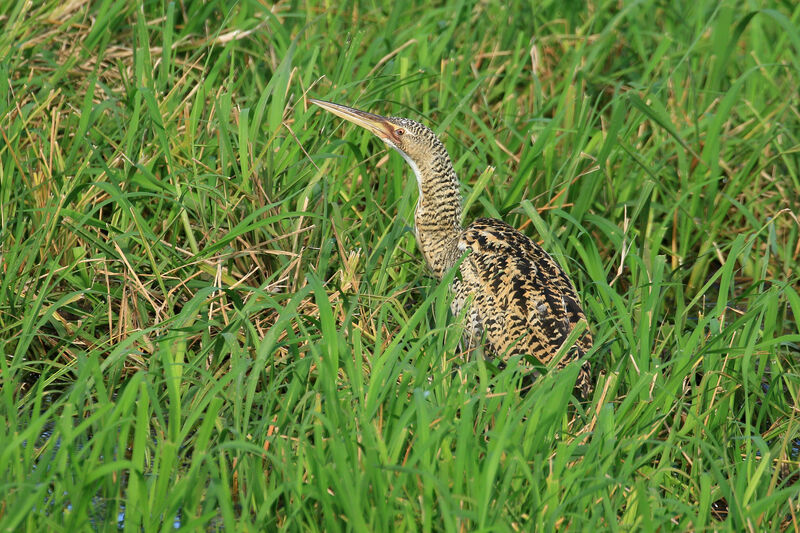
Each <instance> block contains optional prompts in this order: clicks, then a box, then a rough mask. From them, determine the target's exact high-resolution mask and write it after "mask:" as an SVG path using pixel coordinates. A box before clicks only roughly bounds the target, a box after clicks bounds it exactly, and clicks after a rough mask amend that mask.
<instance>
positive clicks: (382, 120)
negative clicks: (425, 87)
mask: <svg viewBox="0 0 800 533" xmlns="http://www.w3.org/2000/svg"><path fill="white" fill-rule="evenodd" d="M309 101H311V102H312V103H314V104H316V105H318V106H320V107H321V108H322V109H324V110H326V111H330V112H331V113H333V114H334V115H337V116H339V117H341V118H343V119H345V120H347V121H350V122H352V123H353V124H357V125H359V126H361V127H362V128H364V129H367V130H369V131H371V132H372V133H374V134H375V135H376V136H378V137H379V138H380V139H381V140H383V142H385V143H386V144H388V145H389V146H391V147H392V148H394V149H395V150H397V151H398V152H400V154H401V155H402V156H403V157H404V158H405V159H406V161H408V162H409V163H410V164H411V165H412V167H415V171H416V167H420V166H423V165H425V163H427V162H428V161H429V160H430V159H431V158H432V157H433V156H435V155H438V154H439V153H441V152H443V151H444V146H443V145H442V143H441V141H439V139H437V138H436V134H434V133H433V132H432V131H431V130H430V128H428V127H427V126H424V125H422V124H420V123H419V122H415V121H413V120H411V119H407V118H401V117H382V116H380V115H374V114H372V113H367V112H365V111H360V110H358V109H353V108H352V107H347V106H343V105H339V104H334V103H332V102H325V101H322V100H314V99H311V98H310V99H309Z"/></svg>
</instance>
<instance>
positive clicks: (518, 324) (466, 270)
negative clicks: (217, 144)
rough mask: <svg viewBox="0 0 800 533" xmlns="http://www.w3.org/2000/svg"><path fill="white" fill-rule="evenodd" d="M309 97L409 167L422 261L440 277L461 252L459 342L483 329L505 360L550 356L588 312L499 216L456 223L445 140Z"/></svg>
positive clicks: (581, 380) (454, 185)
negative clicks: (383, 144) (462, 327)
mask: <svg viewBox="0 0 800 533" xmlns="http://www.w3.org/2000/svg"><path fill="white" fill-rule="evenodd" d="M311 102H313V103H315V104H317V105H318V106H320V107H322V108H323V109H325V110H327V111H330V112H331V113H334V114H335V115H338V116H340V117H342V118H344V119H346V120H349V121H350V122H353V123H355V124H358V125H359V126H361V127H363V128H366V129H368V130H370V131H371V132H372V133H374V134H375V135H377V136H378V137H380V138H381V139H382V140H383V141H384V142H386V143H387V144H388V145H389V146H391V147H392V148H395V149H396V150H397V151H398V152H399V153H400V155H402V156H403V158H405V160H406V161H407V162H408V164H409V165H410V166H411V168H412V169H413V171H414V174H415V175H416V178H417V185H418V187H419V200H418V201H417V209H416V212H415V215H414V223H415V226H414V229H415V232H416V236H417V243H418V244H419V248H420V250H421V251H422V255H423V256H424V257H425V261H426V262H427V263H428V266H429V267H430V269H431V270H432V271H433V274H434V275H435V276H436V277H437V278H439V279H441V278H442V277H443V276H444V275H445V273H446V272H447V271H448V270H450V269H451V268H453V267H454V266H455V265H456V264H457V263H458V261H459V260H460V259H461V258H462V257H463V260H462V261H461V263H460V266H459V270H460V274H461V276H460V279H457V280H456V281H454V282H453V292H454V298H453V304H452V310H453V313H454V314H456V315H458V314H460V313H461V312H462V310H464V309H465V306H468V307H467V308H466V316H467V324H466V328H465V330H466V331H465V335H464V343H463V344H464V345H465V347H466V348H467V349H474V348H478V347H479V345H480V344H481V342H482V339H484V335H485V340H486V343H487V344H488V348H489V352H490V355H497V356H500V357H502V358H503V360H507V359H508V358H509V357H511V356H513V355H520V354H530V355H532V356H534V357H535V358H536V359H538V360H539V361H540V362H542V363H543V364H547V363H550V362H551V361H552V360H553V358H554V357H555V356H556V354H557V352H558V350H559V348H560V347H561V345H562V344H563V343H564V341H565V340H566V339H567V337H568V336H569V334H570V332H571V331H572V329H573V328H574V327H575V325H576V324H577V323H578V322H579V321H581V320H585V319H586V317H585V315H584V313H583V309H582V308H581V305H580V301H579V300H578V295H577V294H576V292H575V289H574V288H573V286H572V283H571V282H570V280H569V278H568V277H567V276H566V274H565V273H564V271H563V270H562V269H561V267H559V266H558V264H557V263H556V262H555V261H553V258H552V257H550V256H549V255H548V254H547V252H545V251H544V250H543V249H542V247H541V246H539V245H538V244H536V243H535V242H533V241H532V240H531V239H529V238H528V237H527V236H525V235H523V234H522V233H520V232H519V231H517V230H516V229H514V228H512V227H511V226H509V225H508V224H506V223H505V222H502V221H500V220H496V219H491V218H479V219H477V220H475V221H474V222H473V223H472V224H470V225H469V226H467V227H466V228H462V226H461V191H460V184H459V181H458V177H457V176H456V173H455V171H454V170H453V165H452V163H451V161H450V156H449V155H448V154H447V150H446V149H445V147H444V144H442V142H441V141H440V140H439V139H438V138H437V137H436V135H435V134H434V133H433V132H432V131H431V130H430V129H429V128H427V127H426V126H423V125H422V124H420V123H418V122H415V121H413V120H410V119H407V118H400V117H389V118H387V117H382V116H380V115H373V114H371V113H365V112H364V111H359V110H357V109H353V108H350V107H345V106H341V105H338V104H333V103H330V102H323V101H320V100H311ZM591 345H592V337H591V334H590V333H589V330H588V328H587V329H586V330H584V332H583V333H582V334H581V336H580V338H579V339H578V341H577V342H576V343H575V346H573V347H572V349H570V350H569V351H568V352H567V355H566V357H564V358H563V359H562V360H561V361H560V362H559V363H558V367H559V368H561V367H563V366H564V365H565V364H567V363H568V362H570V361H572V360H574V359H576V358H579V357H582V356H583V355H584V353H585V352H586V351H587V350H588V349H589V348H590V347H591ZM589 370H590V368H589V363H588V362H584V364H583V366H582V367H581V369H580V373H579V374H578V381H577V383H576V387H577V388H578V389H579V390H580V391H581V393H582V394H583V396H584V397H586V396H588V394H589V392H590V390H591V380H590V375H589Z"/></svg>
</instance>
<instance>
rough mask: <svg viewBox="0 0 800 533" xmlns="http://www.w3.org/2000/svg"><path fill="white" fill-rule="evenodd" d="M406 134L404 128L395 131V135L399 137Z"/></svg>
mask: <svg viewBox="0 0 800 533" xmlns="http://www.w3.org/2000/svg"><path fill="white" fill-rule="evenodd" d="M405 132H406V130H404V129H403V128H397V129H396V130H394V134H395V135H397V136H398V137H400V136H401V135H403V134H404V133H405Z"/></svg>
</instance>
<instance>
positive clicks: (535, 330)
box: [459, 218, 592, 363]
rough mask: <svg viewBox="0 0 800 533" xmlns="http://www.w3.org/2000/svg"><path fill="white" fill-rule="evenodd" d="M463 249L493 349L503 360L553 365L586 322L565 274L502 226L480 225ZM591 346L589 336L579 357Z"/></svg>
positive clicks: (468, 280)
mask: <svg viewBox="0 0 800 533" xmlns="http://www.w3.org/2000/svg"><path fill="white" fill-rule="evenodd" d="M459 247H460V248H461V249H463V250H466V249H469V250H470V253H469V255H468V256H467V257H466V258H465V260H464V261H463V262H462V264H461V274H462V279H463V282H464V283H465V284H467V285H468V286H469V288H470V290H471V292H473V294H474V295H473V304H472V305H473V306H475V308H476V310H477V312H478V315H479V317H480V321H481V325H482V326H483V329H484V331H486V334H487V338H488V339H487V340H488V341H489V343H490V344H491V345H492V348H493V349H494V350H495V351H496V352H497V353H498V355H501V356H509V355H514V354H523V353H525V354H531V355H533V356H534V357H536V358H537V359H539V360H540V361H541V362H543V363H548V362H549V361H550V360H551V359H552V358H553V356H555V354H556V352H557V351H558V349H559V348H560V346H561V344H562V343H563V342H564V341H565V340H566V338H567V336H568V335H569V333H570V332H571V331H572V328H573V327H574V326H575V324H576V323H577V322H578V321H579V320H581V319H584V318H585V316H584V313H583V310H582V309H581V305H580V302H579V300H578V295H577V294H576V292H575V289H574V288H573V286H572V283H571V282H570V281H569V278H567V276H566V274H564V271H563V270H561V268H560V267H559V266H558V264H557V263H556V262H555V261H554V260H553V258H552V257H550V256H549V255H548V254H547V252H545V251H544V250H543V249H542V247H541V246H539V245H537V244H536V243H534V242H533V241H532V240H531V239H529V238H528V237H526V236H525V235H523V234H522V233H520V232H519V231H517V230H515V229H514V228H512V227H511V226H509V225H508V224H506V223H505V222H502V221H500V220H495V219H489V218H479V219H477V220H475V222H473V223H472V224H470V225H469V226H468V227H467V228H466V229H465V230H464V232H463V233H462V236H461V240H460V242H459ZM591 342H592V341H591V336H590V334H589V332H588V330H587V331H586V332H585V333H584V335H583V336H582V337H581V339H580V340H579V341H578V343H576V346H577V347H578V352H574V355H573V356H580V355H582V352H584V351H585V350H586V349H588V348H589V346H591ZM569 359H572V357H570V358H569ZM563 362H564V363H565V362H566V359H565V360H564V361H563Z"/></svg>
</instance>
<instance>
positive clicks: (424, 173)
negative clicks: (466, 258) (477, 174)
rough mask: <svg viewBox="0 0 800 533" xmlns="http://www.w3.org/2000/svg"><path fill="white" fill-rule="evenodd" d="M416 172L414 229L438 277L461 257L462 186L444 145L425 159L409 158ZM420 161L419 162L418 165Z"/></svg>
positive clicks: (426, 258) (429, 264)
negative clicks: (416, 187)
mask: <svg viewBox="0 0 800 533" xmlns="http://www.w3.org/2000/svg"><path fill="white" fill-rule="evenodd" d="M406 160H407V161H408V163H409V164H410V165H411V168H412V169H413V170H414V174H416V178H417V185H418V186H419V200H418V201H417V209H416V212H415V213H414V230H415V232H416V235H417V243H418V244H419V247H420V250H421V251H422V255H423V256H424V257H425V260H426V261H427V263H428V266H429V267H430V268H431V270H432V271H433V274H434V275H435V276H436V277H437V278H440V279H441V278H442V276H444V274H445V273H446V272H447V271H448V270H449V269H450V268H452V267H453V265H455V263H456V261H457V260H458V237H459V235H460V234H461V190H460V184H459V181H458V177H457V176H456V173H455V170H453V165H452V163H451V162H450V157H449V156H448V155H447V152H446V151H444V147H442V149H441V152H439V151H437V152H435V153H434V154H433V156H432V157H431V158H429V159H427V160H425V161H421V162H419V163H414V162H413V161H411V160H409V158H406ZM418 165H419V166H418Z"/></svg>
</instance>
